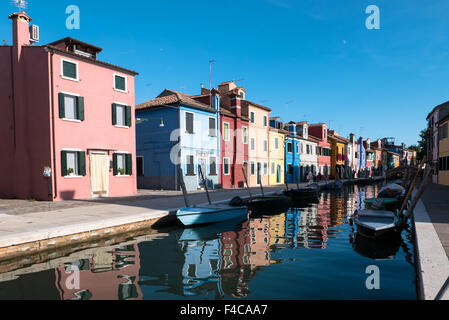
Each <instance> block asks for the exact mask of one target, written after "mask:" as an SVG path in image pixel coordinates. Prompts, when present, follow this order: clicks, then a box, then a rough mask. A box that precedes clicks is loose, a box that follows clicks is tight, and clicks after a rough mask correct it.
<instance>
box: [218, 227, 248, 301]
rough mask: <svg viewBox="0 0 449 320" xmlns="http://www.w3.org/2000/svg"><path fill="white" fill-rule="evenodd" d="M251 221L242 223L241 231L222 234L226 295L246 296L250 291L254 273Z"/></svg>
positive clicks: (222, 275)
mask: <svg viewBox="0 0 449 320" xmlns="http://www.w3.org/2000/svg"><path fill="white" fill-rule="evenodd" d="M248 226H249V221H246V222H244V223H243V224H242V228H241V230H240V231H228V232H224V233H222V234H221V237H220V241H221V256H222V261H223V263H222V265H221V271H220V274H221V282H222V289H223V292H224V293H225V294H226V295H229V296H232V297H234V298H245V297H246V296H247V295H248V293H249V288H248V284H247V283H248V282H249V281H250V280H251V278H252V276H253V273H252V272H251V264H250V254H251V246H250V235H249V233H248Z"/></svg>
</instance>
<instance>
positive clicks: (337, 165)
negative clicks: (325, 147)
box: [328, 130, 349, 179]
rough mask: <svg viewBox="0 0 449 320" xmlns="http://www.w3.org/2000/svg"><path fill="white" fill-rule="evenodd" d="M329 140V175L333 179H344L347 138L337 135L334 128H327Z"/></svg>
mask: <svg viewBox="0 0 449 320" xmlns="http://www.w3.org/2000/svg"><path fill="white" fill-rule="evenodd" d="M328 138H329V140H330V142H331V150H332V152H331V154H332V155H331V175H332V177H333V178H335V179H344V178H345V175H346V161H347V159H348V155H347V145H348V143H349V140H348V139H345V138H343V137H341V136H339V135H338V134H337V133H336V132H335V131H334V130H329V136H328Z"/></svg>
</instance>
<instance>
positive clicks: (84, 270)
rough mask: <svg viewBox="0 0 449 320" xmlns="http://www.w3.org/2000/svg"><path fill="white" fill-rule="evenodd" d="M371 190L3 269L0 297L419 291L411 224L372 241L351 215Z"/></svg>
mask: <svg viewBox="0 0 449 320" xmlns="http://www.w3.org/2000/svg"><path fill="white" fill-rule="evenodd" d="M378 189H379V185H369V186H350V187H345V188H344V190H343V191H341V192H339V193H322V194H321V196H320V199H319V203H308V204H307V203H303V204H298V205H296V206H295V207H294V208H291V209H288V210H283V211H281V212H280V213H274V212H270V213H266V214H261V215H258V216H251V218H250V219H249V220H247V221H244V222H240V221H230V222H227V223H224V224H218V225H211V226H206V227H200V228H193V229H183V228H172V229H170V230H164V231H161V232H160V233H159V234H156V235H155V236H152V237H151V239H144V240H142V239H141V238H137V239H135V240H132V239H131V240H130V241H127V242H126V243H125V244H119V245H116V246H112V247H103V248H94V249H90V250H86V251H85V252H78V253H76V257H75V256H73V255H69V256H68V257H66V258H64V259H59V260H58V261H59V262H58V261H49V262H47V263H43V264H40V265H39V267H35V268H34V269H33V266H31V267H28V268H27V269H23V270H15V271H14V272H13V275H14V276H13V277H11V273H9V274H7V275H6V277H5V274H0V299H152V300H153V299H164V300H165V299H177V300H179V299H198V300H204V299H207V300H214V299H219V300H221V299H241V300H243V299H252V300H257V299H276V300H277V299H287V300H291V299H295V300H296V299H417V293H416V283H415V268H414V259H415V257H414V239H413V236H412V235H413V233H412V230H411V227H410V226H409V227H407V228H406V229H405V230H404V231H403V232H402V234H401V235H398V237H396V238H392V239H389V240H388V241H373V240H371V239H368V238H364V237H363V236H361V235H359V234H357V233H356V232H355V231H354V229H355V227H352V226H351V225H350V223H349V218H350V217H351V215H352V214H353V212H354V210H356V209H357V208H363V206H364V204H363V200H364V199H365V198H371V197H374V196H375V195H376V194H377V192H378ZM77 270H79V272H77ZM2 276H3V277H2ZM373 286H374V288H373Z"/></svg>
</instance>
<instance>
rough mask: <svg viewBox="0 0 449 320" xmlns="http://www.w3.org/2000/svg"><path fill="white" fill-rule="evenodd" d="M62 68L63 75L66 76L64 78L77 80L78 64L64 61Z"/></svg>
mask: <svg viewBox="0 0 449 320" xmlns="http://www.w3.org/2000/svg"><path fill="white" fill-rule="evenodd" d="M62 68H63V72H62V74H63V75H64V77H67V78H72V79H76V64H74V63H71V62H68V61H63V63H62Z"/></svg>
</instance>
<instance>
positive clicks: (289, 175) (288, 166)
mask: <svg viewBox="0 0 449 320" xmlns="http://www.w3.org/2000/svg"><path fill="white" fill-rule="evenodd" d="M285 130H287V131H288V133H287V134H286V135H285V179H286V181H287V183H296V182H299V179H300V172H299V163H300V154H299V152H300V141H299V139H298V137H297V134H296V122H289V123H288V124H287V125H286V126H285Z"/></svg>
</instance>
